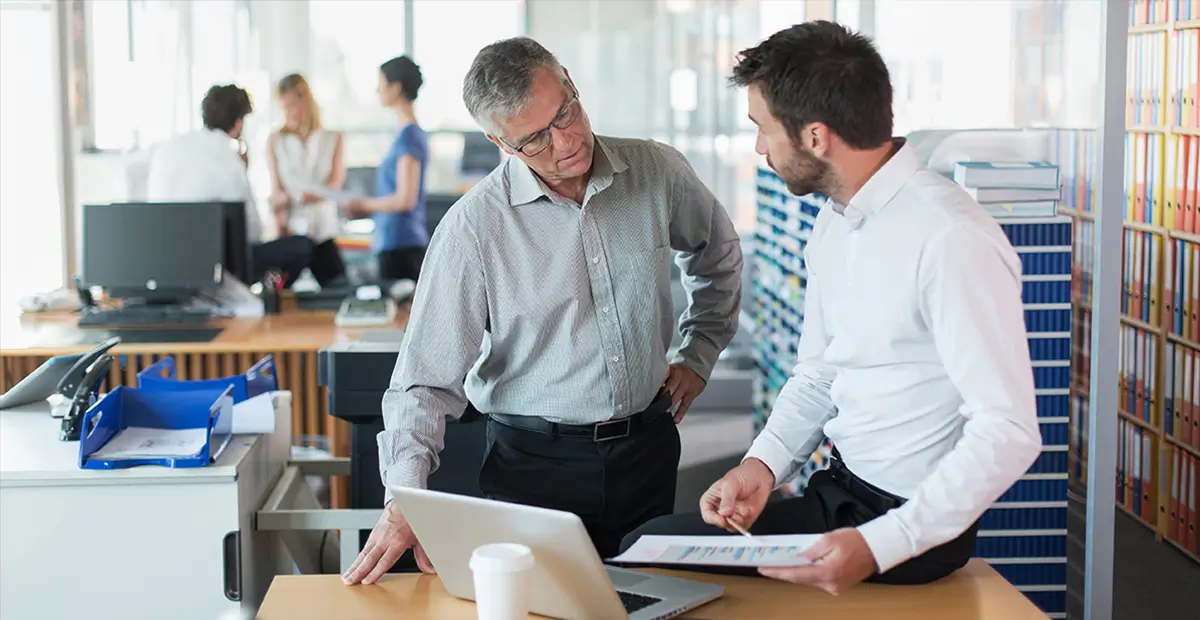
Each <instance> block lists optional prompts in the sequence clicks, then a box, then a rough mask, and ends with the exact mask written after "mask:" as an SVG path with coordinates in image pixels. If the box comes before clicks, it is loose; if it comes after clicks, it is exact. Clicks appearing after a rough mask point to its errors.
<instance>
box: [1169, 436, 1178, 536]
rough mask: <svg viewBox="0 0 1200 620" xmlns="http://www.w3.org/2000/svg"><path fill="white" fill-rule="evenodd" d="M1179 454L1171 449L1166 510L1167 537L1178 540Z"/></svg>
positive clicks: (1176, 450)
mask: <svg viewBox="0 0 1200 620" xmlns="http://www.w3.org/2000/svg"><path fill="white" fill-rule="evenodd" d="M1179 454H1180V451H1179V450H1178V449H1174V448H1173V449H1171V498H1170V502H1169V507H1168V511H1167V517H1168V518H1167V538H1170V539H1171V540H1173V541H1175V542H1179V483H1180V480H1179Z"/></svg>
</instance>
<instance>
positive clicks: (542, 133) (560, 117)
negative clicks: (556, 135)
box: [500, 82, 582, 157]
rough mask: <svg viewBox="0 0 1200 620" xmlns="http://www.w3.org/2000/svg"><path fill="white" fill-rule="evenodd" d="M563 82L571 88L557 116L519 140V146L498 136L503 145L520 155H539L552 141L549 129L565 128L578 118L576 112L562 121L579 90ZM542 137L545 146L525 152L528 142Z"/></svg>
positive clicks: (576, 98) (530, 142)
mask: <svg viewBox="0 0 1200 620" xmlns="http://www.w3.org/2000/svg"><path fill="white" fill-rule="evenodd" d="M564 84H566V85H567V87H568V88H570V89H571V98H570V99H567V101H566V102H565V103H563V106H562V108H561V111H560V112H559V113H558V115H557V116H555V117H554V120H553V121H551V122H550V124H549V125H546V128H545V129H542V130H541V131H539V132H537V133H535V134H533V135H532V136H529V138H527V139H526V140H525V141H523V142H521V144H520V146H514V145H513V144H512V143H511V142H509V141H508V140H505V139H504V138H500V141H501V142H503V143H504V144H505V146H507V147H508V148H510V149H512V150H514V151H517V152H518V153H521V154H522V155H524V156H526V157H536V156H538V155H540V154H541V153H542V152H543V151H545V150H546V149H548V148H550V144H551V142H552V140H550V139H549V138H550V130H551V129H559V130H563V129H567V128H568V127H570V126H571V125H574V124H575V121H577V120H579V116H580V115H579V114H576V115H575V116H574V117H572V118H571V119H570V121H568V122H565V123H564V122H563V121H565V120H566V119H567V115H568V113H569V112H570V111H571V108H572V106H575V105H576V104H578V103H579V91H577V90H575V86H574V85H572V84H571V83H570V82H564ZM580 112H582V110H580ZM560 123H562V124H560ZM542 137H546V138H547V140H546V146H543V147H542V148H540V149H538V150H536V151H534V152H532V153H527V152H525V147H527V146H529V145H530V144H532V143H533V142H535V141H537V140H539V139H541V138H542Z"/></svg>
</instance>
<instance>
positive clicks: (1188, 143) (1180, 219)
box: [1172, 136, 1193, 230]
mask: <svg viewBox="0 0 1200 620" xmlns="http://www.w3.org/2000/svg"><path fill="white" fill-rule="evenodd" d="M1192 139H1193V136H1180V137H1179V145H1180V146H1179V161H1180V162H1181V164H1180V172H1179V191H1178V193H1177V195H1176V198H1175V219H1174V220H1173V221H1172V224H1173V225H1174V228H1175V229H1176V230H1183V225H1184V222H1185V221H1186V220H1185V218H1184V213H1186V212H1187V206H1188V205H1189V204H1191V200H1192V197H1191V194H1190V193H1189V192H1188V188H1189V187H1191V179H1192Z"/></svg>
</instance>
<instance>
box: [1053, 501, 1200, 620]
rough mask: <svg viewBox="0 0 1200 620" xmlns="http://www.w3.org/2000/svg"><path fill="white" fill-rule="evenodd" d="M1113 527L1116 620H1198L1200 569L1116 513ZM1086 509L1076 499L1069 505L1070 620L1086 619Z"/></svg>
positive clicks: (1152, 534) (1129, 519) (1142, 527)
mask: <svg viewBox="0 0 1200 620" xmlns="http://www.w3.org/2000/svg"><path fill="white" fill-rule="evenodd" d="M1114 510H1115V511H1116V521H1115V523H1114V526H1113V527H1114V538H1115V544H1114V546H1113V564H1114V566H1115V570H1114V574H1113V610H1112V611H1113V613H1112V617H1113V619H1114V620H1141V619H1142V618H1171V619H1172V620H1174V619H1175V618H1181V619H1182V618H1194V617H1196V610H1197V609H1200V564H1197V563H1196V562H1194V561H1192V560H1190V559H1189V558H1187V557H1184V555H1183V554H1182V553H1180V552H1179V551H1177V550H1176V549H1175V548H1174V547H1171V546H1170V545H1168V544H1166V543H1163V542H1158V541H1157V540H1155V537H1154V532H1151V531H1150V529H1149V528H1147V527H1146V526H1144V525H1142V524H1140V523H1138V522H1137V521H1135V520H1134V519H1133V517H1131V516H1129V515H1127V514H1125V513H1124V512H1121V511H1119V510H1116V509H1115V508H1114ZM1084 513H1085V509H1084V505H1083V501H1082V498H1081V497H1079V496H1076V495H1073V496H1072V497H1071V500H1070V501H1069V510H1068V515H1069V517H1068V518H1069V523H1068V532H1069V535H1068V540H1069V550H1068V552H1067V555H1068V566H1067V569H1068V585H1067V588H1068V595H1067V601H1068V603H1067V605H1068V607H1067V614H1068V615H1067V617H1068V618H1069V619H1071V620H1075V619H1077V618H1083V599H1082V590H1083V565H1084V561H1085V557H1084V551H1083V549H1084V547H1083V544H1082V543H1083V537H1084V535H1085V534H1084V532H1085V521H1084Z"/></svg>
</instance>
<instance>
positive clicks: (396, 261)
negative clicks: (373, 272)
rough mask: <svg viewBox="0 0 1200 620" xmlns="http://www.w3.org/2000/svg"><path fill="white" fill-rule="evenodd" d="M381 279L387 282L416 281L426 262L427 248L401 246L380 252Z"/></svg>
mask: <svg viewBox="0 0 1200 620" xmlns="http://www.w3.org/2000/svg"><path fill="white" fill-rule="evenodd" d="M378 261H379V279H380V280H383V281H384V282H386V283H392V282H395V281H397V280H412V281H413V282H416V281H417V280H418V276H420V275H421V264H422V263H424V262H425V248H420V247H417V248H401V249H398V250H383V251H382V252H380V253H379V256H378Z"/></svg>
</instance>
